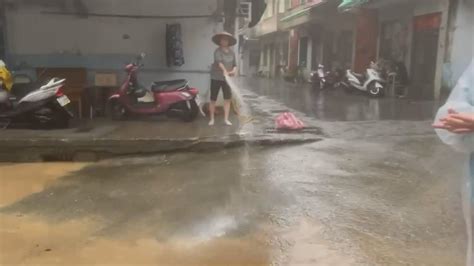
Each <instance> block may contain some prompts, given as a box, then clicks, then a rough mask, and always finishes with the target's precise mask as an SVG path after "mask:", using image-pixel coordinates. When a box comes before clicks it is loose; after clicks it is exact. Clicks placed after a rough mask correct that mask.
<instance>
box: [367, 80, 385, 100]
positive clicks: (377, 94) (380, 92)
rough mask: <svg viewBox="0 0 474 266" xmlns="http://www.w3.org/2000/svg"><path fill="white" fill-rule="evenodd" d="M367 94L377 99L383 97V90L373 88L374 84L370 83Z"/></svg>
mask: <svg viewBox="0 0 474 266" xmlns="http://www.w3.org/2000/svg"><path fill="white" fill-rule="evenodd" d="M367 92H368V93H369V95H370V96H371V97H374V98H377V97H382V96H383V89H382V88H378V87H377V86H375V82H372V83H370V84H369V85H368V88H367Z"/></svg>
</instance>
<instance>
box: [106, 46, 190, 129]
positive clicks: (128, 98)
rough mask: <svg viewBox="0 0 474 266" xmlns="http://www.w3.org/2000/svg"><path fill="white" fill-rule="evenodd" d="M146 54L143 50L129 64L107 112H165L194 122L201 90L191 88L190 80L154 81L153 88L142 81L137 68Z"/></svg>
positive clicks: (122, 114) (119, 116)
mask: <svg viewBox="0 0 474 266" xmlns="http://www.w3.org/2000/svg"><path fill="white" fill-rule="evenodd" d="M143 58H145V54H141V55H140V56H139V57H138V58H137V61H136V62H135V63H130V64H128V65H127V66H126V67H125V70H126V71H127V73H128V76H127V78H126V79H125V81H124V83H123V85H122V86H121V87H120V88H119V89H118V90H117V91H116V92H114V93H113V94H112V95H111V96H110V97H109V99H108V101H107V112H108V114H109V116H110V117H112V118H113V119H115V120H120V119H123V118H124V117H125V116H126V115H161V114H165V115H168V116H170V117H179V118H181V119H182V120H183V121H185V122H191V121H193V120H194V119H196V117H197V115H198V114H199V107H198V104H197V102H196V100H197V99H196V98H197V95H198V90H197V89H195V88H190V87H189V86H188V81H187V80H185V79H181V80H169V81H159V82H153V83H152V85H151V87H150V88H143V87H141V86H140V85H139V83H138V78H137V72H138V70H139V69H140V67H142V66H143V64H142V63H141V62H142V60H143Z"/></svg>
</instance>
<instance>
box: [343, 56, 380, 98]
mask: <svg viewBox="0 0 474 266" xmlns="http://www.w3.org/2000/svg"><path fill="white" fill-rule="evenodd" d="M377 69H378V67H377V64H375V63H374V62H371V63H370V67H369V68H368V69H367V72H366V74H365V75H362V74H358V73H355V72H353V71H352V70H350V69H348V70H347V71H346V78H345V80H344V81H343V82H341V85H342V86H343V87H344V88H345V89H346V91H349V92H350V91H351V90H353V89H356V90H360V91H363V92H366V93H368V94H369V95H370V96H372V97H382V96H383V95H384V93H385V86H384V84H385V80H384V79H383V78H382V77H381V75H380V73H379V71H378V70H377Z"/></svg>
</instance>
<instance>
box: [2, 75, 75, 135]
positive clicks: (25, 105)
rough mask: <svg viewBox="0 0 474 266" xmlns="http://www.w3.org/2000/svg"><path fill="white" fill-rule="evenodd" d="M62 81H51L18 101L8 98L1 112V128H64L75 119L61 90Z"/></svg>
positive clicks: (54, 79)
mask: <svg viewBox="0 0 474 266" xmlns="http://www.w3.org/2000/svg"><path fill="white" fill-rule="evenodd" d="M65 81H66V80H65V79H58V78H53V79H51V80H50V81H49V82H48V83H46V84H45V85H43V86H41V87H40V88H38V89H36V90H34V91H32V92H30V93H28V94H27V95H25V96H24V97H23V98H21V99H20V100H19V101H17V99H16V97H15V96H14V95H9V97H8V100H7V101H8V102H6V103H4V104H2V110H1V111H0V127H1V128H7V127H11V126H14V125H23V124H25V125H28V126H32V127H33V128H39V129H53V128H67V127H68V126H69V121H70V119H71V118H73V117H74V115H73V113H72V112H71V111H70V109H69V108H70V103H71V101H70V100H69V98H68V97H67V96H66V95H64V93H63V90H62V89H63V87H64V83H65Z"/></svg>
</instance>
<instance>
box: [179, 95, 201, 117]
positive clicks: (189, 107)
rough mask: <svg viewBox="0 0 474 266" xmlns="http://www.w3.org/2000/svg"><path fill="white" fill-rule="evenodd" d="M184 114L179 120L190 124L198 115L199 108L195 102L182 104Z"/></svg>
mask: <svg viewBox="0 0 474 266" xmlns="http://www.w3.org/2000/svg"><path fill="white" fill-rule="evenodd" d="M182 106H183V109H184V112H183V115H182V117H181V119H182V120H183V121H184V122H192V121H194V120H195V119H196V117H197V116H198V114H199V106H198V104H197V103H196V100H191V101H189V102H187V103H186V102H184V103H182Z"/></svg>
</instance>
